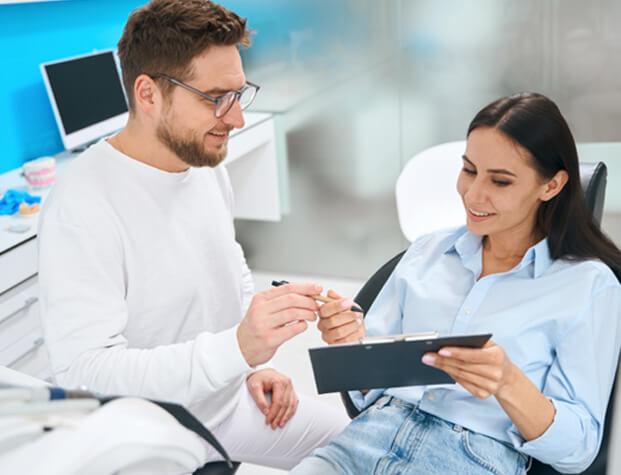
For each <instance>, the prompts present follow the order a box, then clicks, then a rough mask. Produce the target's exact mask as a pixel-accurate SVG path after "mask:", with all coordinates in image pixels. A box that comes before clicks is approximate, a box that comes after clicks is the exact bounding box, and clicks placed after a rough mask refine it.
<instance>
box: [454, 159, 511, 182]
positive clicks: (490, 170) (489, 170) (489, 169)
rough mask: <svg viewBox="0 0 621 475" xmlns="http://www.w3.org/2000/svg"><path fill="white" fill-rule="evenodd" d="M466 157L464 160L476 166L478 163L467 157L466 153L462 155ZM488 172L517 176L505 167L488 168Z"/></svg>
mask: <svg viewBox="0 0 621 475" xmlns="http://www.w3.org/2000/svg"><path fill="white" fill-rule="evenodd" d="M461 158H463V159H464V161H466V162H468V163H469V164H470V165H472V166H473V167H475V168H476V165H475V164H474V163H472V162H471V161H470V159H469V158H468V157H466V155H465V154H464V155H462V157H461ZM487 172H488V173H502V174H503V175H510V176H514V177H517V175H516V174H515V173H513V172H511V171H509V170H505V169H504V168H488V169H487Z"/></svg>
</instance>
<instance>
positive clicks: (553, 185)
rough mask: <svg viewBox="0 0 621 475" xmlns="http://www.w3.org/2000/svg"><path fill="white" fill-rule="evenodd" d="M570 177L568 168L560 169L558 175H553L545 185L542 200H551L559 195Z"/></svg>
mask: <svg viewBox="0 0 621 475" xmlns="http://www.w3.org/2000/svg"><path fill="white" fill-rule="evenodd" d="M568 179H569V175H568V174H567V171H566V170H559V171H557V172H556V175H554V176H553V177H552V179H551V180H549V181H548V182H547V183H546V184H545V185H544V189H543V192H542V194H541V196H540V197H539V198H540V199H541V201H550V200H551V199H552V198H554V197H555V196H556V195H558V194H559V193H560V192H561V190H562V189H563V187H564V186H565V184H566V183H567V180H568Z"/></svg>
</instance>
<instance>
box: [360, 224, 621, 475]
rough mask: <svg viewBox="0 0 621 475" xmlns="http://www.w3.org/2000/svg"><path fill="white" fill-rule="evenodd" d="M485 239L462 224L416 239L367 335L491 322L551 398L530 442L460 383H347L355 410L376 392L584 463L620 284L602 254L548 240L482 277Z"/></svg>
mask: <svg viewBox="0 0 621 475" xmlns="http://www.w3.org/2000/svg"><path fill="white" fill-rule="evenodd" d="M481 268H482V239H481V236H477V235H474V234H471V233H470V232H468V231H467V229H466V228H465V227H461V228H459V229H457V230H454V229H453V230H448V231H442V232H436V233H432V234H429V235H426V236H423V237H421V238H419V239H418V240H416V241H415V242H414V243H413V244H412V246H411V247H410V249H408V251H407V252H406V253H405V254H404V256H403V258H402V259H401V261H400V262H399V264H398V265H397V267H396V268H395V270H394V272H393V273H392V275H391V276H390V278H389V279H388V281H387V282H386V285H385V286H384V288H383V289H382V290H381V292H380V293H379V295H378V297H377V299H376V300H375V302H374V303H373V305H372V307H371V308H370V309H369V312H368V314H367V317H366V319H365V326H366V330H367V334H368V335H370V336H375V335H395V334H401V333H415V332H421V331H432V330H436V331H438V332H439V333H440V335H455V334H468V333H492V334H493V336H492V340H493V341H494V342H495V343H497V344H498V345H500V346H502V347H503V348H504V350H505V352H506V353H507V355H508V357H509V358H510V359H511V361H512V362H513V363H514V364H515V365H517V366H518V367H519V368H520V369H521V370H522V371H523V372H524V373H525V374H526V376H528V378H529V379H530V380H531V381H532V382H533V383H534V384H535V385H536V386H537V387H538V388H539V389H540V390H541V391H542V392H543V394H544V395H545V396H546V397H548V398H549V399H550V400H551V401H552V403H553V404H554V406H555V408H556V415H555V417H554V422H553V423H552V425H551V426H550V427H549V428H548V429H547V430H546V432H544V434H542V435H541V436H540V437H538V438H537V439H534V440H530V441H525V440H524V438H523V437H522V436H521V435H520V433H519V431H518V430H517V428H516V427H515V425H514V424H513V423H512V421H511V419H509V417H508V416H507V414H506V413H505V412H504V410H503V409H502V407H501V406H500V404H499V403H498V401H496V399H495V398H494V397H490V398H487V399H484V400H482V399H478V398H476V397H474V396H472V395H471V394H470V393H469V392H468V391H466V390H465V389H464V388H463V387H461V386H460V385H458V384H450V385H436V386H415V387H404V388H387V389H382V390H380V389H376V390H372V391H370V392H369V393H367V395H366V396H362V394H361V393H360V392H357V391H352V392H351V396H352V399H353V401H354V403H355V404H356V405H357V406H358V408H359V409H361V408H364V407H366V406H367V405H369V404H370V403H371V402H372V401H374V400H375V399H377V398H378V397H379V396H380V395H381V394H389V395H392V396H395V397H397V398H399V399H402V400H404V401H407V402H410V403H413V404H419V407H420V408H421V409H422V410H423V411H426V412H429V413H431V414H434V415H436V416H439V417H442V418H443V419H445V420H447V421H450V422H453V423H455V424H458V425H461V426H463V427H466V428H468V429H470V430H473V431H476V432H479V433H482V434H485V435H488V436H490V437H494V438H496V439H498V440H501V441H505V442H507V443H509V444H511V445H513V446H514V447H515V448H516V449H517V450H519V451H521V452H523V453H525V454H527V455H530V456H532V457H534V458H536V459H538V460H540V461H542V462H544V463H549V464H551V465H553V466H554V467H555V468H556V469H557V470H559V471H571V472H574V471H582V470H584V469H585V468H586V467H587V466H588V465H589V464H590V463H591V462H592V461H593V459H594V457H595V455H596V454H597V450H598V448H599V445H600V443H601V439H602V434H603V427H602V425H603V422H604V416H605V411H606V405H607V401H608V397H609V394H610V390H611V387H612V382H613V379H614V375H615V371H616V367H617V361H618V358H619V345H620V342H621V337H620V328H619V327H620V325H619V322H620V320H621V285H620V284H619V282H618V281H617V278H616V277H615V275H614V274H613V273H612V271H611V270H610V269H609V268H608V266H606V265H605V264H603V263H601V262H599V261H595V260H590V261H582V262H578V261H567V260H552V259H551V258H550V254H549V251H548V243H547V240H546V239H544V240H542V241H540V242H539V243H538V244H536V245H535V246H533V247H531V248H530V249H528V251H527V252H526V254H525V255H524V258H523V259H522V261H521V262H520V263H519V264H518V265H517V266H516V267H514V268H513V269H511V270H510V271H507V272H503V273H499V274H491V275H487V276H485V277H483V278H481V279H479V276H480V275H481Z"/></svg>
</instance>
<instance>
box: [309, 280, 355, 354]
mask: <svg viewBox="0 0 621 475" xmlns="http://www.w3.org/2000/svg"><path fill="white" fill-rule="evenodd" d="M328 297H331V298H333V299H338V300H335V301H334V302H329V303H324V304H323V305H322V306H321V307H320V308H319V317H320V320H319V323H317V328H318V329H319V331H321V338H322V339H323V341H325V342H326V343H328V344H330V345H332V344H334V343H348V342H353V341H359V340H360V338H362V337H364V336H365V335H366V331H365V329H364V324H363V321H362V319H363V315H362V314H361V313H359V312H352V311H351V310H350V309H351V307H352V305H354V301H353V300H352V299H344V298H343V297H341V296H340V295H339V294H337V293H336V292H335V291H334V290H329V291H328Z"/></svg>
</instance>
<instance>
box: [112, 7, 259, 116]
mask: <svg viewBox="0 0 621 475" xmlns="http://www.w3.org/2000/svg"><path fill="white" fill-rule="evenodd" d="M250 33H251V32H250V31H248V30H246V19H245V18H240V17H239V16H238V15H237V14H235V13H233V12H231V11H229V10H227V9H226V8H224V7H222V6H220V5H217V4H215V3H213V2H211V1H209V0H152V1H151V2H149V3H147V4H146V5H144V6H142V7H140V8H138V9H136V10H134V11H133V12H132V14H131V15H130V16H129V19H128V20H127V23H126V25H125V30H124V31H123V36H122V37H121V39H120V41H119V43H118V45H117V47H118V53H119V59H120V61H121V70H122V71H123V84H124V85H125V91H126V93H127V99H128V101H129V108H130V111H133V110H134V82H135V81H136V78H137V77H138V76H140V75H141V74H149V75H151V74H156V73H163V74H168V75H169V76H172V77H174V78H176V79H178V80H180V81H186V80H188V79H189V78H190V77H191V74H192V71H191V70H190V67H189V66H190V62H191V61H192V59H193V58H194V57H195V56H196V55H198V54H200V53H201V52H203V51H204V50H205V49H206V48H208V47H209V46H228V45H242V46H249V45H250V39H249V34H250ZM160 85H161V88H162V91H163V93H164V94H165V95H167V94H168V93H169V91H170V90H171V89H172V87H173V85H172V84H171V83H169V82H168V81H162V82H161V83H160Z"/></svg>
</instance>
